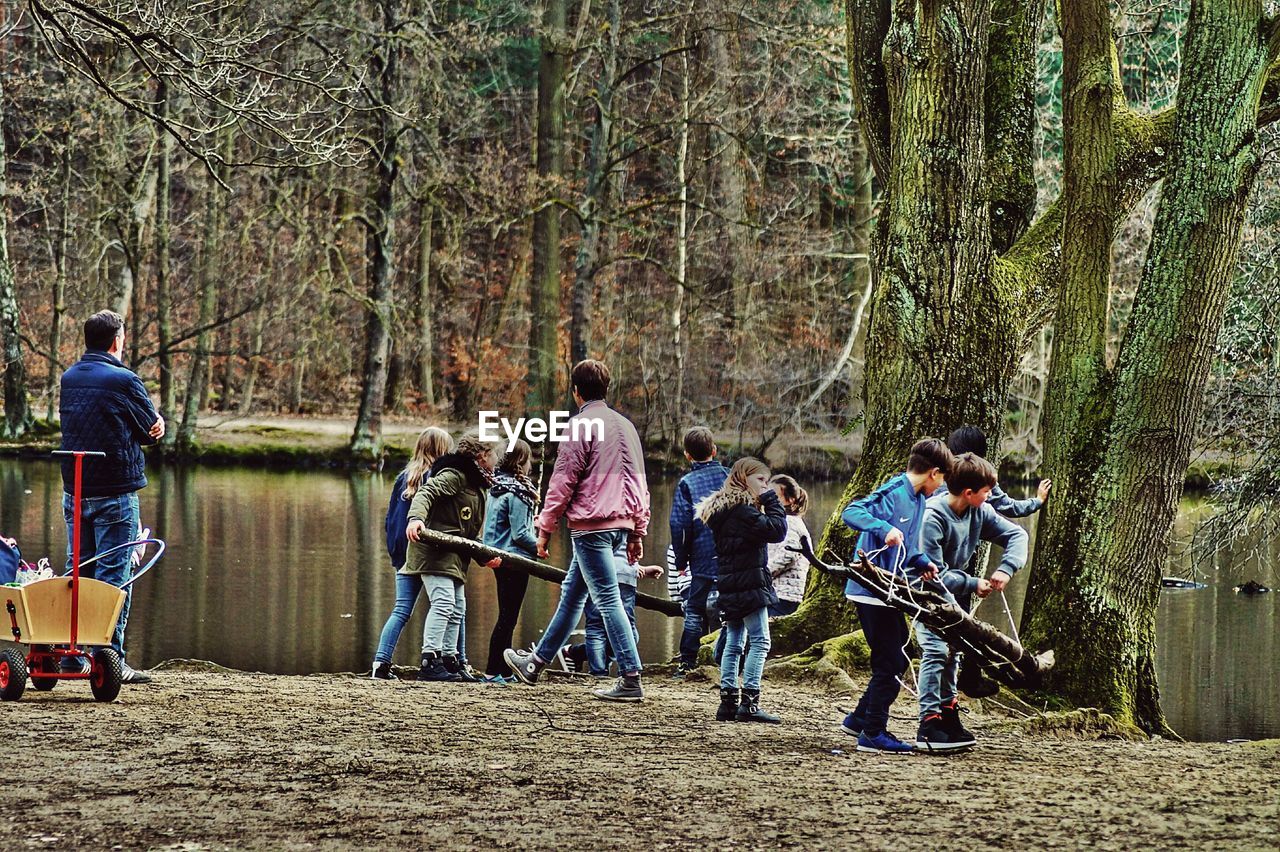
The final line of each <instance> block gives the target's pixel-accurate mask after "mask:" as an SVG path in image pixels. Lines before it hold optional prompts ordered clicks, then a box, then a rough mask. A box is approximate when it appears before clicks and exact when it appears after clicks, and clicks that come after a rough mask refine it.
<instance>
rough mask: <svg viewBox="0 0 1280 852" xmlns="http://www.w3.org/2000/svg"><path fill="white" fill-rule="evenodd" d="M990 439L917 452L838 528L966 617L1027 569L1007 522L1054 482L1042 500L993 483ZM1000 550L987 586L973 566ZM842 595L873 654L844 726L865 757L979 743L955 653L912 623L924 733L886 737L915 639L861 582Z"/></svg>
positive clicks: (929, 444) (1018, 538) (1037, 503)
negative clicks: (968, 721) (910, 739)
mask: <svg viewBox="0 0 1280 852" xmlns="http://www.w3.org/2000/svg"><path fill="white" fill-rule="evenodd" d="M985 454H986V437H985V436H984V435H983V434H982V432H981V431H980V430H978V429H976V428H975V427H964V428H962V429H957V430H956V431H955V432H953V433H952V434H951V436H950V437H949V438H948V440H947V442H946V443H943V442H942V441H940V440H938V439H936V438H924V439H922V440H920V441H917V442H916V444H915V445H914V446H913V447H912V448H911V452H910V455H909V456H908V458H907V469H906V471H905V472H903V473H901V474H898V475H897V476H894V477H892V478H891V479H889V480H888V481H887V482H885V483H884V484H883V485H881V486H880V487H879V488H877V489H876V490H875V491H873V492H872V493H871V494H869V495H867V496H866V497H864V498H862V499H860V500H855V501H854V502H852V503H850V504H849V506H848V507H846V508H845V510H844V512H843V513H842V515H841V518H842V520H843V521H844V523H845V524H846V525H848V526H849V527H851V528H852V529H855V530H859V531H860V532H861V535H860V536H859V538H858V545H857V547H858V550H860V551H863V552H864V553H866V554H867V555H868V557H869V558H870V560H871V561H872V562H873V563H874V564H875V565H876V566H878V567H879V568H880V569H882V570H884V571H886V572H889V573H891V574H896V575H898V576H899V577H901V578H903V579H905V580H907V581H908V582H910V583H912V584H913V585H917V586H919V585H921V584H923V583H926V582H933V583H935V588H937V585H936V584H938V583H940V584H941V591H942V593H943V594H944V595H945V596H946V597H948V598H949V599H951V600H953V601H954V602H955V603H956V604H957V605H959V606H960V607H962V608H963V609H964V610H965V611H966V612H967V611H969V610H970V608H971V605H972V601H973V595H975V594H976V595H977V596H978V597H980V598H985V597H986V596H987V595H989V594H991V593H992V592H1002V591H1003V590H1004V588H1005V586H1006V584H1007V583H1008V582H1009V580H1010V578H1011V577H1012V576H1013V574H1014V573H1015V572H1016V571H1018V569H1020V568H1022V567H1023V566H1024V565H1025V564H1026V560H1027V533H1026V531H1025V530H1023V529H1022V528H1021V527H1019V526H1017V525H1016V524H1014V523H1012V522H1010V521H1009V520H1008V518H1009V517H1022V516H1025V515H1028V514H1031V513H1032V512H1036V511H1039V509H1040V508H1041V507H1042V506H1043V505H1044V501H1045V500H1046V499H1048V496H1049V489H1050V487H1051V483H1050V482H1049V481H1048V480H1045V481H1043V482H1041V483H1040V486H1039V489H1038V492H1037V496H1036V497H1034V498H1031V499H1029V500H1022V501H1017V500H1013V499H1011V498H1010V497H1008V495H1006V494H1005V493H1004V492H1003V491H1001V490H1000V487H999V485H998V483H997V481H996V470H995V467H994V466H993V465H992V464H991V463H990V462H989V461H987V460H986V458H985V457H984V456H985ZM984 541H987V542H991V543H992V544H995V545H997V546H999V547H1000V548H1002V550H1003V552H1002V554H1001V559H1000V565H999V567H998V568H997V569H996V570H995V571H993V572H992V574H991V576H990V577H989V578H983V577H982V576H981V570H980V567H978V566H975V565H973V563H974V562H975V559H974V556H975V554H976V553H977V550H978V547H979V545H980V544H981V543H982V542H984ZM845 597H846V598H847V599H848V600H850V601H852V602H853V603H854V605H855V606H856V607H857V609H858V620H859V622H860V624H861V626H862V630H863V635H864V636H865V637H866V640H867V645H868V646H869V648H870V651H871V677H870V679H869V681H868V683H867V687H866V690H865V691H864V692H863V695H862V697H861V699H860V700H859V701H858V704H857V706H856V707H855V708H854V710H853V712H851V713H849V714H848V716H846V717H845V719H844V721H843V722H842V723H841V727H842V728H843V729H844V730H845V732H846V733H848V734H850V735H852V736H856V737H857V738H858V745H857V748H858V750H859V751H866V752H883V753H890V754H905V753H910V752H912V751H915V750H917V749H920V750H924V751H928V752H931V753H947V752H954V751H959V750H964V749H968V748H971V747H973V746H974V745H975V743H976V742H977V740H976V738H975V737H974V736H973V734H972V733H971V732H970V731H968V730H967V729H966V728H965V727H964V725H963V723H962V722H961V720H960V707H959V703H958V694H957V693H958V690H957V681H958V665H959V656H958V655H957V652H956V649H954V648H952V647H950V646H949V645H948V644H947V642H946V640H945V639H943V638H942V637H941V636H939V635H938V634H937V633H936V632H935V631H934V630H932V629H931V628H929V627H927V626H926V625H924V624H920V623H917V624H916V625H915V637H916V642H917V644H918V645H919V646H920V671H919V677H918V691H917V697H918V700H919V710H920V725H919V728H918V730H917V732H916V738H915V743H914V744H912V743H907V742H903V741H901V740H899V739H898V738H897V737H895V736H894V735H893V734H892V733H890V732H889V730H888V728H887V725H888V721H889V708H890V706H891V705H892V704H893V701H894V700H895V699H896V698H897V697H898V693H899V691H900V688H901V686H902V677H903V675H904V674H905V673H906V671H907V667H908V661H907V653H906V651H907V645H908V643H909V641H910V634H909V627H908V625H907V621H906V616H905V615H903V613H902V612H901V611H899V610H897V609H894V608H893V607H890V606H889V605H887V604H885V603H884V602H882V601H881V600H880V599H879V598H877V597H875V596H874V595H872V594H871V593H870V592H869V591H868V590H867V589H866V588H864V587H863V586H862V585H861V584H860V583H858V582H857V581H855V580H852V579H851V580H849V581H848V582H847V583H846V585H845Z"/></svg>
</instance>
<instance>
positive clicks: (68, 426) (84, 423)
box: [58, 349, 158, 497]
mask: <svg viewBox="0 0 1280 852" xmlns="http://www.w3.org/2000/svg"><path fill="white" fill-rule="evenodd" d="M58 412H59V414H60V415H61V417H62V449H64V450H87V451H97V452H102V453H106V454H107V457H106V458H105V459H103V458H92V457H90V458H86V459H85V460H84V468H83V475H82V479H81V491H80V493H81V494H82V495H83V496H85V497H116V496H119V495H121V494H129V493H131V492H133V491H137V490H138V489H139V488H145V487H146V485H147V474H146V471H145V467H146V461H145V460H144V459H143V457H142V447H143V445H149V444H154V443H155V442H156V439H155V438H152V437H151V435H150V434H149V430H150V429H151V427H152V425H154V424H155V422H156V417H157V416H158V415H157V414H156V409H155V406H154V405H152V404H151V397H150V396H148V395H147V389H146V388H145V387H143V385H142V380H141V379H139V378H138V376H137V375H136V374H135V373H134V372H133V371H132V370H130V369H129V368H128V367H126V366H125V365H124V364H122V363H120V362H119V361H118V360H116V359H115V358H113V357H112V356H110V355H108V354H107V353H106V352H105V351H103V350H101V349H90V350H89V351H87V352H85V353H84V356H83V357H81V359H80V360H79V361H77V362H76V363H75V364H72V365H71V366H70V367H69V368H68V369H67V371H66V372H65V373H63V374H62V391H61V403H60V404H59V406H58ZM74 484H75V465H74V462H73V461H72V460H71V459H66V458H64V459H63V461H62V488H63V490H64V491H66V492H67V493H68V494H71V493H72V489H73V488H74Z"/></svg>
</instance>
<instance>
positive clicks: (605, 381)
mask: <svg viewBox="0 0 1280 852" xmlns="http://www.w3.org/2000/svg"><path fill="white" fill-rule="evenodd" d="M570 378H571V380H572V382H573V386H574V387H575V388H577V389H578V396H580V397H582V401H583V402H590V401H591V400H593V399H604V395H605V394H606V393H608V392H609V368H608V367H606V366H605V365H604V363H603V362H602V361H592V360H590V359H588V360H586V361H579V362H578V363H577V364H574V365H573V373H572V374H571V376H570Z"/></svg>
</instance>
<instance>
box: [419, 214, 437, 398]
mask: <svg viewBox="0 0 1280 852" xmlns="http://www.w3.org/2000/svg"><path fill="white" fill-rule="evenodd" d="M435 215H436V209H435V205H434V204H432V203H431V202H430V201H423V202H422V204H421V206H420V208H419V211H418V392H419V393H420V394H422V402H423V404H425V405H427V406H428V407H430V408H434V407H435V404H436V380H435V374H436V351H435V350H436V347H435V334H434V331H433V328H432V318H433V317H434V316H435V305H434V304H433V303H432V301H431V274H432V269H431V256H432V252H433V251H434V249H435V246H434V243H433V241H434V238H435V227H434V226H435Z"/></svg>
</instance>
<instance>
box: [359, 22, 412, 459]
mask: <svg viewBox="0 0 1280 852" xmlns="http://www.w3.org/2000/svg"><path fill="white" fill-rule="evenodd" d="M399 5H400V4H399V0H382V3H381V7H382V33H381V35H380V36H379V44H378V46H377V48H376V49H375V50H373V51H372V52H371V54H370V58H369V66H370V68H369V70H370V76H371V77H372V78H373V79H374V80H375V81H376V87H377V89H376V91H377V95H376V97H377V103H376V104H374V107H375V109H376V113H375V121H376V125H377V127H376V136H375V138H374V156H375V161H374V188H373V197H372V199H371V202H372V203H371V204H370V205H369V216H368V219H367V223H366V229H367V235H366V238H365V246H366V249H365V252H366V255H367V264H368V270H369V296H368V302H367V304H366V306H365V350H364V370H363V373H362V377H361V382H360V409H359V411H358V412H357V413H356V425H355V429H354V430H353V431H352V433H351V445H350V453H351V457H352V458H353V459H357V460H366V461H367V460H372V459H374V458H376V457H377V456H379V455H380V454H381V452H382V411H383V408H384V406H385V405H386V393H387V360H388V358H389V356H390V353H391V310H392V303H391V288H392V285H393V284H394V282H395V277H396V243H395V221H396V178H397V175H398V174H399V163H398V160H397V145H398V143H399V137H400V120H399V118H398V117H397V116H396V94H397V87H398V85H399V80H398V74H399V70H398V60H399V52H400V49H401V48H400V41H399V36H398V34H397V33H398V29H399V27H400V24H399V20H398V19H399Z"/></svg>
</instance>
